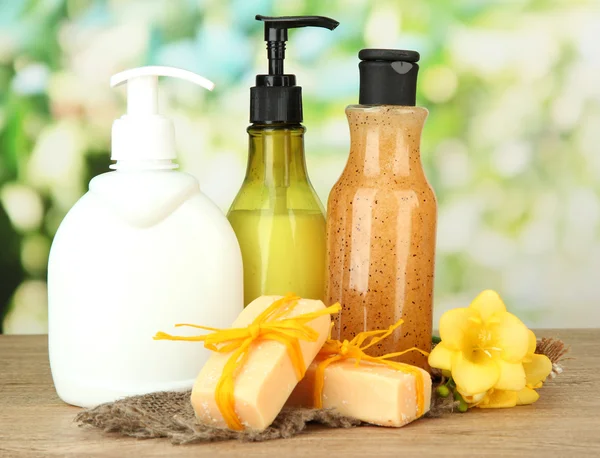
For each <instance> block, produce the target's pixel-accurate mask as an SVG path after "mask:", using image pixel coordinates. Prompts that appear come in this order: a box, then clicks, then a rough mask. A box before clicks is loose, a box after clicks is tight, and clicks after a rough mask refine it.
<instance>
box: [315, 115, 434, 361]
mask: <svg viewBox="0 0 600 458" xmlns="http://www.w3.org/2000/svg"><path fill="white" fill-rule="evenodd" d="M346 115H347V116H348V121H349V124H350V135H351V146H350V156H349V158H348V163H347V164H346V168H345V169H344V172H343V173H342V176H341V177H340V179H339V180H338V182H337V183H336V184H335V186H334V187H333V189H332V191H331V194H330V195H329V201H328V212H327V269H328V280H327V283H326V299H327V301H328V303H329V304H333V303H335V302H340V303H341V304H342V307H343V308H342V311H341V312H340V313H339V314H338V316H337V317H336V318H335V327H334V330H333V334H332V335H333V337H334V338H336V339H340V340H343V339H351V338H352V337H354V335H356V334H357V333H358V332H362V331H371V330H375V329H386V328H388V327H389V326H391V325H392V324H394V323H395V322H396V321H398V320H399V319H403V320H404V323H403V324H402V325H401V326H400V327H399V328H398V329H397V330H396V331H395V332H394V334H393V335H392V336H390V337H388V338H387V339H385V340H384V341H383V342H381V343H380V344H377V345H375V346H373V347H371V348H370V349H369V350H368V351H367V353H369V354H371V355H374V356H381V355H383V354H387V353H393V352H398V351H402V350H405V349H408V348H411V347H413V346H414V347H418V348H420V349H422V350H425V351H430V349H431V332H432V308H433V304H432V299H433V297H432V296H433V275H434V257H435V237H436V219H437V204H436V199H435V195H434V193H433V190H432V189H431V187H430V186H429V183H428V182H427V178H426V177H425V174H424V171H423V167H422V165H421V157H420V141H421V131H422V129H423V125H424V123H425V118H426V117H427V110H426V109H424V108H420V107H414V106H411V107H408V106H395V105H380V106H363V105H352V106H349V107H348V108H347V109H346ZM397 360H398V361H402V362H405V363H409V364H414V365H417V366H420V367H423V368H425V369H428V366H427V358H426V357H425V356H423V355H421V354H419V353H418V352H414V351H413V352H409V353H407V354H405V355H403V356H400V357H398V358H397Z"/></svg>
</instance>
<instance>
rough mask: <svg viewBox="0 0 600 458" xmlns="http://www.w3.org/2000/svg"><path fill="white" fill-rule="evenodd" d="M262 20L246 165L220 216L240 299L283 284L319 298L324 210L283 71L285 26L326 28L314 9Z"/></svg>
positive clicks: (328, 22) (275, 291)
mask: <svg viewBox="0 0 600 458" xmlns="http://www.w3.org/2000/svg"><path fill="white" fill-rule="evenodd" d="M256 19H257V20H260V21H263V22H264V23H265V40H266V41H267V52H268V58H269V74H268V75H258V76H257V77H256V86H255V87H253V88H252V89H251V93H250V122H252V125H251V126H250V127H249V128H248V134H249V136H250V143H249V156H248V168H247V170H246V177H245V179H244V182H243V184H242V187H241V189H240V191H239V193H238V195H237V196H236V198H235V200H234V202H233V204H232V205H231V208H230V209H229V213H228V215H227V217H228V218H229V222H230V223H231V225H232V227H233V229H234V231H235V233H236V236H237V238H238V241H239V243H240V247H241V250H242V258H243V263H244V303H245V305H248V304H249V303H250V302H252V301H253V300H254V299H256V298H257V297H259V296H262V295H284V294H286V293H289V292H293V293H295V294H298V295H299V296H301V297H303V298H307V299H321V300H322V299H323V298H324V292H325V215H324V209H323V206H322V204H321V202H320V201H319V198H318V197H317V194H316V193H315V191H314V189H313V187H312V185H311V183H310V180H309V179H308V175H307V173H306V163H305V159H304V133H305V131H306V129H305V127H304V126H303V125H302V124H301V122H302V88H301V87H300V86H296V77H295V76H294V75H286V74H284V71H283V60H284V57H285V42H286V41H287V31H288V29H289V28H296V27H309V26H310V27H325V28H328V29H331V30H332V29H334V28H335V27H337V25H338V23H337V22H336V21H334V20H333V19H329V18H324V17H318V16H289V17H282V18H270V17H264V16H257V17H256Z"/></svg>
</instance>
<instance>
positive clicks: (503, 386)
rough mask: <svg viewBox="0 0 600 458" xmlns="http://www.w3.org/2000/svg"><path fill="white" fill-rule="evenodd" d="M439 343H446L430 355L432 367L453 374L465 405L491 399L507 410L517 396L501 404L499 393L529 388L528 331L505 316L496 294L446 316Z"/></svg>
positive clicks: (507, 315) (485, 293)
mask: <svg viewBox="0 0 600 458" xmlns="http://www.w3.org/2000/svg"><path fill="white" fill-rule="evenodd" d="M440 337H441V340H442V341H441V342H440V343H439V344H438V345H437V346H436V347H435V348H434V349H433V351H432V352H431V354H430V355H429V364H430V365H431V366H432V367H436V368H438V369H442V370H448V371H450V372H451V373H452V378H453V379H454V382H455V383H456V387H457V389H458V391H459V392H460V393H461V394H462V395H463V397H464V398H465V400H466V401H467V402H469V400H471V401H472V403H475V402H484V401H485V400H486V399H488V400H490V402H491V400H493V401H494V402H495V403H498V404H507V405H508V404H511V403H512V397H513V395H512V394H511V395H510V397H511V399H510V400H507V399H504V398H502V399H500V394H502V393H501V392H503V391H509V392H515V393H517V392H519V393H520V392H521V391H522V390H524V389H525V388H526V385H527V376H526V372H525V367H524V360H525V359H526V357H529V356H530V355H529V354H528V351H529V350H530V335H529V330H528V329H527V327H526V326H525V325H524V324H523V323H522V322H521V320H519V319H518V318H517V317H516V316H514V315H513V314H511V313H509V312H507V311H506V307H505V305H504V303H503V302H502V299H500V296H499V295H498V293H496V292H495V291H491V290H487V291H484V292H482V293H481V294H480V295H479V296H477V297H476V298H475V300H474V301H473V302H472V303H471V305H470V306H469V307H468V308H457V309H454V310H449V311H447V312H446V313H444V314H443V315H442V318H441V319H440ZM534 339H535V336H534ZM534 345H535V342H534ZM534 349H535V348H534ZM531 361H532V363H533V361H534V359H532V360H531ZM528 364H530V363H528ZM532 380H533V378H532ZM490 390H494V391H493V392H490ZM529 394H530V393H529ZM507 397H508V395H507ZM496 398H498V399H496ZM524 400H525V396H524ZM509 401H510V402H509ZM515 402H516V401H515Z"/></svg>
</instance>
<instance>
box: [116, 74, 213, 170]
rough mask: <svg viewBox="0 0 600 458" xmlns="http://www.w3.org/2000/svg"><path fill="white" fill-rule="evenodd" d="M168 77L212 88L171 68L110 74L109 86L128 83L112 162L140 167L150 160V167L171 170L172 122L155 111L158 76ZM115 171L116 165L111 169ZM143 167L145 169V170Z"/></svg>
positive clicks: (173, 149) (156, 107)
mask: <svg viewBox="0 0 600 458" xmlns="http://www.w3.org/2000/svg"><path fill="white" fill-rule="evenodd" d="M159 76H171V77H174V78H179V79H183V80H186V81H189V82H191V83H195V84H197V85H199V86H202V87H203V88H205V89H208V90H209V91H212V90H213V88H214V87H215V85H214V83H212V82H211V81H209V80H207V79H206V78H204V77H202V76H200V75H197V74H196V73H192V72H189V71H187V70H182V69H179V68H173V67H158V66H149V67H139V68H134V69H131V70H126V71H124V72H121V73H117V74H116V75H113V76H112V77H111V79H110V85H111V87H115V86H119V85H120V84H123V83H127V114H126V115H124V116H122V117H121V118H120V119H117V120H115V122H114V124H113V131H112V155H111V159H113V160H117V161H119V163H120V165H119V166H118V168H121V166H122V165H127V164H129V165H133V166H135V167H136V168H137V167H139V166H141V167H144V165H142V164H141V163H140V161H145V162H146V163H147V164H146V165H150V164H149V163H148V161H151V162H152V163H153V164H154V165H155V166H154V167H152V168H174V167H176V166H175V165H174V164H173V163H172V162H171V160H172V159H175V157H176V155H175V131H174V128H173V123H172V122H171V121H170V120H169V119H167V118H165V117H164V116H161V115H160V114H159V112H158V77H159ZM111 167H112V168H117V166H111ZM144 168H146V167H144Z"/></svg>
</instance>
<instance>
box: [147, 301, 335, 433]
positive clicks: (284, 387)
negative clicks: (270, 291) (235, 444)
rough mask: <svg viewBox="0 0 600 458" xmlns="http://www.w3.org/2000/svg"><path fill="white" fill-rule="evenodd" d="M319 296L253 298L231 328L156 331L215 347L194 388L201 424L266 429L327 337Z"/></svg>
mask: <svg viewBox="0 0 600 458" xmlns="http://www.w3.org/2000/svg"><path fill="white" fill-rule="evenodd" d="M339 308H340V306H339V304H336V305H334V306H331V307H327V308H326V307H325V305H324V304H323V302H321V301H317V300H307V299H301V298H299V297H296V296H293V295H288V296H285V297H281V296H262V297H259V298H258V299H256V300H254V301H253V302H251V303H250V304H249V305H248V306H247V307H246V308H245V309H244V310H243V311H242V313H241V314H240V315H239V316H238V318H237V319H236V320H235V322H234V323H233V325H232V328H231V329H213V328H207V327H203V326H195V325H187V326H193V327H196V328H200V329H203V330H205V331H211V333H210V334H205V335H202V336H198V337H191V338H190V337H176V336H171V335H168V334H165V333H158V334H157V336H156V337H155V338H156V339H169V340H198V341H203V342H204V345H205V347H206V348H208V349H210V350H213V353H212V355H211V356H210V358H209V359H208V361H207V363H206V364H205V365H204V367H203V368H202V369H201V371H200V373H199V375H198V377H197V379H196V382H195V384H194V387H193V389H192V398H191V402H192V406H193V407H194V411H195V413H196V418H197V419H198V421H199V422H200V423H204V424H209V425H212V426H216V427H223V428H229V429H233V430H244V429H252V430H263V429H265V428H267V427H268V426H269V425H270V424H271V423H272V422H273V420H274V419H275V417H276V416H277V414H278V413H279V412H280V411H281V409H282V407H283V406H284V404H285V401H286V400H287V398H288V397H289V395H290V394H291V392H292V391H293V389H294V387H295V386H296V384H297V383H298V381H299V380H301V379H302V378H303V377H304V375H305V373H306V368H307V367H308V366H309V365H310V364H311V362H312V360H313V358H314V357H315V356H316V354H317V353H318V351H319V349H320V348H321V347H322V346H323V343H324V342H325V340H326V339H327V334H328V332H329V329H330V324H331V314H333V313H337V312H338V311H339Z"/></svg>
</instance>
